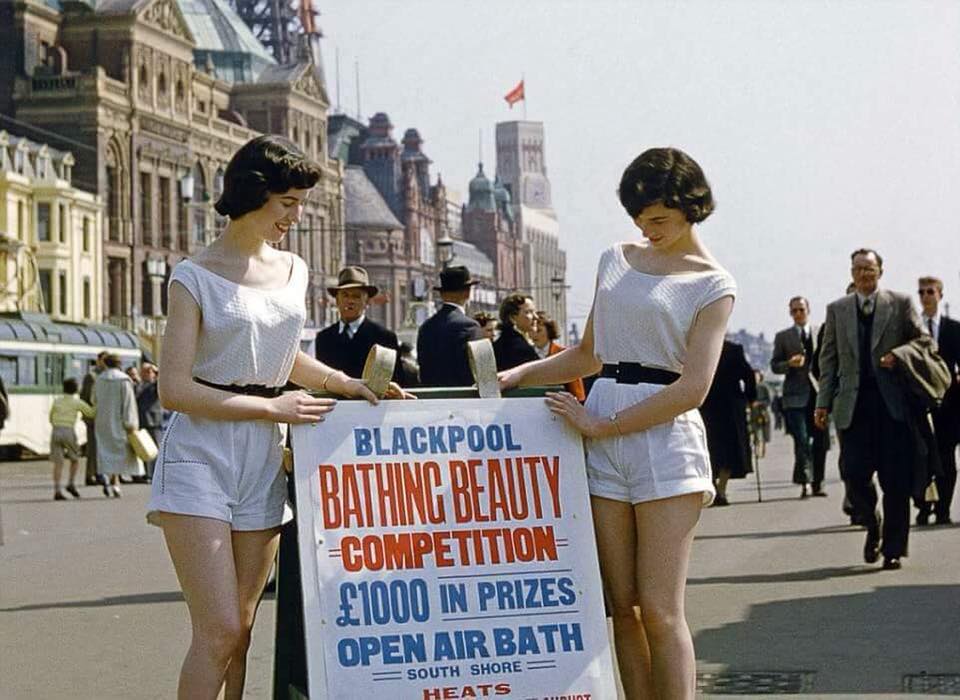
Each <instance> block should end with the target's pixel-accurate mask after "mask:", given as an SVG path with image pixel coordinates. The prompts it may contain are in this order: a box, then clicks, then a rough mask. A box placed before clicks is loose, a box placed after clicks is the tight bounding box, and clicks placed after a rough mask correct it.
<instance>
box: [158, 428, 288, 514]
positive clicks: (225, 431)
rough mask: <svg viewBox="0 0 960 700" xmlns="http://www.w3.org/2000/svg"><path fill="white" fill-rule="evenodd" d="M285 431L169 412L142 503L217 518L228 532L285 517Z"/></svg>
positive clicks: (174, 511)
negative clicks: (149, 486)
mask: <svg viewBox="0 0 960 700" xmlns="http://www.w3.org/2000/svg"><path fill="white" fill-rule="evenodd" d="M285 432H286V431H285V430H284V429H282V426H280V425H279V424H277V423H273V422H270V421H228V420H213V419H210V418H200V417H197V416H190V415H187V414H184V413H174V414H173V416H172V417H171V419H170V425H169V426H168V428H167V430H166V432H165V433H164V435H163V441H162V442H161V443H160V454H159V455H158V456H157V464H156V468H155V470H154V474H153V485H152V492H151V494H150V502H149V504H148V505H147V510H148V512H147V522H149V523H151V524H154V525H156V524H158V523H157V521H156V518H155V517H154V516H155V514H156V513H157V512H163V513H177V514H180V515H196V516H201V517H206V518H216V519H217V520H223V521H225V522H228V523H230V527H231V529H233V530H266V529H268V528H273V527H278V526H280V525H282V524H283V523H285V522H287V521H289V520H290V519H291V518H292V517H293V514H292V512H291V510H290V507H289V506H288V505H287V487H286V479H285V478H284V474H283V469H282V466H281V461H282V459H283V444H284V439H285V437H286V435H285Z"/></svg>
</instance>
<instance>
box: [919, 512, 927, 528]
mask: <svg viewBox="0 0 960 700" xmlns="http://www.w3.org/2000/svg"><path fill="white" fill-rule="evenodd" d="M929 524H930V514H929V513H924V512H923V511H921V512H919V513H917V525H921V526H922V525H929Z"/></svg>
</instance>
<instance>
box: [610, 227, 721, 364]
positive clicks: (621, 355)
mask: <svg viewBox="0 0 960 700" xmlns="http://www.w3.org/2000/svg"><path fill="white" fill-rule="evenodd" d="M736 294H737V283H736V282H735V281H734V279H733V277H732V276H731V275H730V273H729V272H727V271H726V270H723V269H715V270H706V271H703V272H686V273H677V274H668V275H653V274H648V273H645V272H640V271H638V270H636V269H634V268H633V267H632V266H631V265H630V263H629V262H627V259H626V257H625V256H624V254H623V244H621V243H617V244H616V245H614V246H613V247H611V248H608V249H607V250H605V251H604V252H603V254H602V255H601V256H600V266H599V268H598V271H597V292H596V300H595V302H594V312H593V343H594V353H595V354H596V356H597V357H598V358H599V359H600V361H601V362H603V363H605V364H606V363H611V364H612V363H617V362H639V363H640V364H642V365H646V366H648V367H658V368H661V369H668V370H672V371H674V372H681V371H682V370H683V362H684V359H685V358H686V354H687V338H688V335H689V333H690V328H691V327H692V326H693V322H694V320H695V319H696V317H697V314H698V313H700V310H701V309H702V308H703V307H705V306H706V305H707V304H710V303H711V302H714V301H716V300H717V299H720V298H722V297H725V296H731V297H735V296H736Z"/></svg>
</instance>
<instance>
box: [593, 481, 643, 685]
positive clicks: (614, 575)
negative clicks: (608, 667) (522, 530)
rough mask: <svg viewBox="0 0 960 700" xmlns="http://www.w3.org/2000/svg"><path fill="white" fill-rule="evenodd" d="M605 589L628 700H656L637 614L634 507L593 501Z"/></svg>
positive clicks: (597, 500)
mask: <svg viewBox="0 0 960 700" xmlns="http://www.w3.org/2000/svg"><path fill="white" fill-rule="evenodd" d="M590 505H591V507H592V509H593V524H594V528H595V530H596V533H597V551H598V554H599V557H600V572H601V573H602V574H603V581H604V589H605V590H606V592H607V598H608V600H609V603H610V607H611V613H612V615H613V638H614V642H615V644H616V647H617V665H618V667H619V668H620V680H621V682H622V683H623V690H624V693H625V694H626V697H627V700H641V699H644V698H651V697H653V685H652V679H651V675H650V647H649V645H648V644H647V636H646V633H645V632H644V628H643V624H642V623H641V620H640V617H639V615H638V614H637V608H636V605H637V601H638V594H637V587H636V571H637V550H636V534H635V524H634V514H633V506H631V505H630V504H629V503H624V502H622V501H614V500H610V499H608V498H599V497H597V496H591V497H590Z"/></svg>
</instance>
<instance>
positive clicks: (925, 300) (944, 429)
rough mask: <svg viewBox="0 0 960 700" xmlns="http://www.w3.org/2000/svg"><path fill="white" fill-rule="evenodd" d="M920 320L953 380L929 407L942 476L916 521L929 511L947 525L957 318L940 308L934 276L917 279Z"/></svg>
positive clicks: (956, 400)
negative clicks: (933, 500) (937, 403)
mask: <svg viewBox="0 0 960 700" xmlns="http://www.w3.org/2000/svg"><path fill="white" fill-rule="evenodd" d="M918 286H919V289H918V292H919V295H920V306H921V307H922V314H921V319H920V320H921V322H922V323H923V327H924V328H925V329H926V331H927V333H929V334H930V335H931V336H932V337H933V339H934V340H936V341H937V347H938V349H939V353H940V357H942V358H943V360H944V362H946V363H947V367H949V368H950V376H952V377H953V384H952V386H951V387H950V388H949V389H948V390H947V394H946V396H944V398H943V403H942V404H940V407H939V408H937V409H936V410H934V411H933V428H934V432H935V434H936V438H937V452H938V453H939V455H940V466H941V469H942V471H943V476H942V477H938V478H937V494H938V496H939V500H938V501H936V503H924V504H923V505H922V506H921V507H920V512H919V513H918V514H917V525H927V524H928V523H929V522H930V513H931V510H932V511H933V513H934V515H935V517H936V524H937V525H949V524H950V522H951V520H950V504H951V502H952V501H953V490H954V487H955V486H956V484H957V457H956V452H955V451H956V447H957V442H958V441H960V322H958V321H954V320H953V319H951V318H948V317H947V316H944V315H943V314H942V313H941V312H940V301H941V300H942V299H943V282H942V281H940V280H939V279H937V278H936V277H921V278H920V279H919V285H918Z"/></svg>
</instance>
